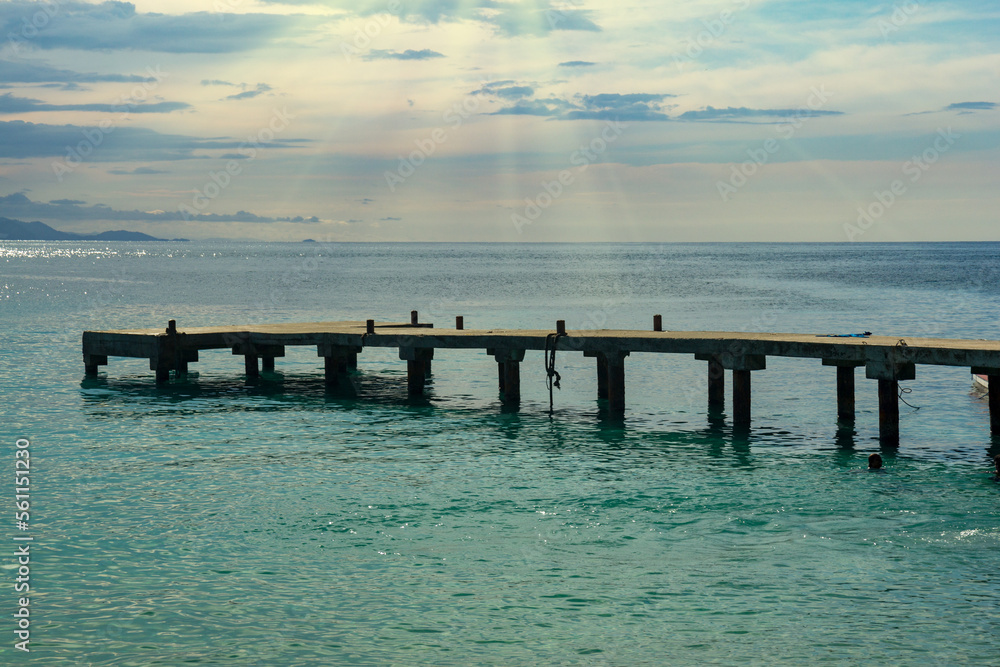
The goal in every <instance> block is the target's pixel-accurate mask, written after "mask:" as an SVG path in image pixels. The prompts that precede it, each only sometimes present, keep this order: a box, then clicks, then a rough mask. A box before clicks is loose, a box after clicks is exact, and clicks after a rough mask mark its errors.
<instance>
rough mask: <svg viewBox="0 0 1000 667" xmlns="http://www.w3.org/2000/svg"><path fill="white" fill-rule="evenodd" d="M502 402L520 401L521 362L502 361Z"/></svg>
mask: <svg viewBox="0 0 1000 667" xmlns="http://www.w3.org/2000/svg"><path fill="white" fill-rule="evenodd" d="M503 367H504V373H503V376H504V377H503V386H504V391H503V393H504V397H503V398H504V403H520V402H521V362H519V361H511V360H509V359H508V360H507V361H505V362H504V363H503Z"/></svg>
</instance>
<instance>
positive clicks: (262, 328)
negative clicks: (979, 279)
mask: <svg viewBox="0 0 1000 667" xmlns="http://www.w3.org/2000/svg"><path fill="white" fill-rule="evenodd" d="M661 321H662V320H661V319H660V318H659V316H657V318H655V319H654V330H652V331H639V330H612V329H600V330H571V331H566V330H565V327H564V324H563V322H562V321H559V322H557V325H556V329H555V330H552V329H548V330H543V329H538V330H525V329H488V330H486V329H477V330H473V329H464V327H463V321H462V318H457V320H456V328H453V329H441V328H434V327H433V325H431V324H422V323H418V321H417V313H416V312H414V313H412V316H411V321H410V322H409V323H405V322H378V323H377V322H375V321H373V320H368V321H366V322H310V323H292V324H261V325H250V326H226V327H189V328H183V329H178V328H176V325H175V323H174V321H173V320H171V322H170V325H169V326H168V327H167V329H165V330H164V329H127V330H116V331H86V332H84V334H83V357H84V364H85V367H86V371H87V374H88V375H95V374H96V373H97V371H98V368H99V366H102V365H106V364H107V363H108V357H140V358H147V359H149V364H150V369H151V370H154V371H156V379H157V381H159V382H163V381H166V380H168V379H169V376H170V375H169V374H170V371H175V372H177V373H185V372H187V369H188V364H189V363H191V362H196V361H198V352H199V351H200V350H211V349H226V348H229V349H231V350H232V352H233V354H235V355H242V356H243V357H244V362H245V371H246V373H247V375H249V376H256V375H258V374H259V367H258V361H262V363H263V366H264V369H265V370H268V369H273V368H274V360H275V358H276V357H283V356H285V347H287V346H316V349H317V355H318V356H320V357H323V358H324V360H325V377H326V381H327V383H328V384H331V385H336V384H338V383H339V382H340V379H341V378H342V377H343V376H344V375H345V374H346V373H347V372H348V371H349V369H350V368H351V367H353V366H356V364H357V355H358V353H360V352H362V351H363V350H364V348H366V347H389V348H398V349H399V356H400V358H401V359H404V360H406V361H407V362H408V373H407V377H408V385H409V389H410V392H411V393H413V394H419V393H421V392H422V391H423V387H424V378H425V376H426V374H427V373H428V372H429V367H430V362H431V359H432V358H433V356H434V351H435V350H437V349H481V350H485V351H486V352H487V353H488V354H490V355H492V356H493V357H494V358H495V360H496V361H497V363H498V373H499V385H500V388H501V391H502V394H503V398H504V401H505V402H508V403H516V402H518V401H519V399H520V371H519V364H520V362H521V361H523V359H524V353H525V351H526V350H545V349H547V347H550V346H556V347H557V348H558V350H559V351H577V352H583V353H584V355H586V356H590V357H595V358H596V360H597V371H598V373H597V375H598V382H597V387H598V396H599V397H600V398H605V399H607V401H608V409H609V410H610V411H611V412H612V413H621V412H623V411H624V409H625V358H626V357H627V356H629V354H631V353H633V352H637V353H638V352H647V353H659V354H689V355H694V356H695V358H696V359H699V360H702V361H707V362H708V379H709V383H708V384H709V387H708V402H709V407H714V408H721V407H722V406H723V404H724V400H725V399H724V393H725V391H724V371H725V370H730V371H732V378H733V411H732V414H733V422H734V424H744V425H745V424H749V422H750V375H751V373H752V372H753V371H758V370H763V369H764V368H765V367H766V358H767V357H769V356H770V357H799V358H812V359H820V360H822V363H823V365H826V366H834V367H837V396H838V417H839V418H840V419H842V420H851V419H853V418H854V369H855V368H858V367H864V368H865V376H866V377H867V378H869V379H874V380H878V382H879V408H880V409H879V414H880V419H879V425H880V434H881V436H882V437H883V439H884V440H889V441H892V440H894V439H897V440H898V434H899V426H898V423H899V420H898V415H899V407H898V391H899V389H898V383H899V382H900V381H904V380H913V379H914V378H915V377H916V371H915V367H916V365H920V364H927V365H940V366H959V367H967V368H969V369H970V370H971V372H973V373H977V374H982V375H987V376H989V379H990V385H991V386H993V387H996V386H1000V341H997V340H963V339H943V338H909V337H907V338H901V337H898V336H865V337H835V336H828V335H819V334H799V333H749V332H720V331H660V330H658V329H660V328H661V327H660V326H659V325H660V322H661ZM994 383H995V384H994ZM994 393H996V394H997V397H994ZM989 398H990V418H991V419H990V423H991V430H992V432H993V433H997V434H1000V392H991V393H990V397H989Z"/></svg>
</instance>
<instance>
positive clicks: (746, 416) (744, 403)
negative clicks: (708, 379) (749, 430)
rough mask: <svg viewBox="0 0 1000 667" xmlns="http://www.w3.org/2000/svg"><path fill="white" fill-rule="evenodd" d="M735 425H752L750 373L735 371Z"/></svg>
mask: <svg viewBox="0 0 1000 667" xmlns="http://www.w3.org/2000/svg"><path fill="white" fill-rule="evenodd" d="M733 424H734V425H739V426H749V425H750V371H748V370H733Z"/></svg>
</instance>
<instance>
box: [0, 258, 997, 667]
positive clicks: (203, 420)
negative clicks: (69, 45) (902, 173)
mask: <svg viewBox="0 0 1000 667" xmlns="http://www.w3.org/2000/svg"><path fill="white" fill-rule="evenodd" d="M0 257H2V263H0V397H2V399H3V405H4V410H3V415H4V419H3V430H2V437H3V448H2V451H4V452H6V454H5V456H6V457H7V460H8V464H9V468H10V469H13V461H14V450H15V447H14V442H15V440H16V439H17V438H30V440H31V452H32V475H31V479H32V493H31V503H32V521H31V529H30V534H31V535H32V536H33V537H34V538H35V542H34V543H33V547H32V549H33V550H32V563H31V587H32V588H31V621H32V625H31V644H30V647H31V653H30V654H23V653H21V652H19V651H15V650H14V648H13V644H14V641H15V639H14V636H13V630H14V629H15V628H14V623H13V620H12V618H11V616H10V615H9V614H8V615H7V619H8V620H7V621H2V622H0V630H2V632H0V636H2V637H4V638H5V639H4V641H3V643H2V645H0V652H2V653H0V656H2V657H0V662H5V663H8V664H13V663H14V661H15V660H16V661H18V664H21V663H22V662H24V663H27V664H40V665H61V664H67V665H79V664H93V665H176V664H186V663H193V664H211V665H246V664H260V665H312V664H316V665H519V664H543V665H557V664H558V665H562V664H579V665H662V664H724V665H746V664H768V665H771V664H802V663H804V662H805V661H810V662H826V663H830V664H862V663H864V664H870V663H878V664H995V663H996V657H995V656H996V639H995V638H996V637H997V636H998V631H1000V610H998V606H1000V584H998V581H1000V578H998V577H997V565H998V557H997V553H998V546H1000V509H998V507H1000V485H998V484H997V483H995V482H993V481H992V480H991V478H990V474H989V469H990V462H989V456H990V455H991V454H995V453H998V452H1000V442H997V441H995V440H991V437H990V435H989V424H988V412H987V409H986V406H985V404H984V401H983V400H982V397H981V395H979V394H977V393H976V392H974V391H973V390H972V388H971V383H970V382H969V374H968V370H967V369H966V370H962V369H947V368H928V367H918V369H917V379H916V380H915V381H913V382H907V383H904V384H905V386H907V387H909V388H912V390H913V391H912V393H910V394H907V395H906V396H905V398H906V400H907V401H908V402H909V403H911V404H913V405H914V406H917V407H919V408H920V409H918V410H917V409H912V408H909V407H907V406H906V405H901V440H900V447H899V448H898V450H891V449H890V450H882V455H883V457H884V458H885V459H886V472H885V473H883V474H876V473H868V472H865V471H864V468H865V465H866V459H867V455H868V454H869V453H871V452H874V451H880V449H879V443H878V440H877V428H878V423H877V422H878V415H877V406H876V389H875V383H874V381H869V380H865V379H864V377H863V373H862V372H859V374H858V378H857V385H858V390H857V401H858V417H857V421H856V423H855V425H854V428H853V429H838V427H837V424H836V404H835V386H834V378H835V374H834V373H833V369H829V368H824V367H822V366H821V365H820V364H819V362H818V361H815V360H782V359H768V368H767V370H764V371H760V372H757V373H755V374H754V388H753V391H754V404H753V417H754V423H753V427H752V428H751V430H750V431H749V432H747V433H741V432H739V431H737V432H736V433H734V432H733V430H732V429H731V428H730V425H729V421H728V418H727V417H726V416H722V418H721V419H720V418H718V417H714V418H712V419H710V418H709V416H708V414H707V411H706V408H705V403H706V386H705V384H706V383H705V375H706V372H705V365H704V363H703V362H696V361H695V360H693V359H691V358H688V357H663V356H657V355H638V354H637V355H633V356H631V357H629V358H628V359H627V361H626V373H627V389H626V393H627V398H626V400H627V413H626V417H625V420H624V422H613V421H608V420H606V419H604V418H603V416H602V414H603V413H602V412H601V410H600V409H599V405H598V402H597V400H596V386H595V378H594V375H595V371H594V362H593V360H592V359H584V358H583V357H582V355H579V354H578V353H569V352H567V353H560V354H559V356H558V359H557V365H558V368H559V371H560V373H561V374H562V376H563V383H562V385H563V388H562V389H561V390H560V391H558V392H557V393H556V395H555V410H554V412H553V414H551V415H550V414H549V412H548V393H547V391H546V389H545V385H544V368H543V362H542V355H541V353H538V352H535V353H532V352H529V353H528V355H527V357H526V359H525V362H524V364H522V369H521V376H522V393H523V402H522V405H521V407H520V409H519V410H511V409H508V408H504V407H502V406H501V404H500V401H499V397H498V394H497V390H496V364H495V363H494V361H493V359H492V357H489V356H487V355H486V354H485V353H484V352H474V351H439V352H438V354H437V356H436V358H435V360H434V376H433V378H432V380H431V382H430V384H429V385H428V390H427V394H426V396H425V397H424V398H422V399H411V398H408V397H407V396H406V389H405V362H401V361H399V360H398V358H395V357H396V356H397V355H395V353H394V351H390V350H370V351H366V352H365V353H364V354H362V355H361V357H360V360H359V373H358V375H357V376H355V377H354V384H355V386H356V389H357V395H356V396H355V395H350V394H347V393H344V392H336V391H334V392H328V391H327V390H326V389H325V388H324V386H323V382H322V364H321V360H320V359H318V358H317V357H316V352H315V350H309V349H305V348H301V349H291V348H290V349H289V350H288V356H287V357H286V358H284V359H279V360H278V366H277V372H276V373H274V374H265V377H264V379H263V381H262V382H260V383H248V382H247V380H246V378H245V377H244V376H243V374H242V373H243V369H242V358H240V357H234V356H232V355H231V354H229V353H228V352H227V351H217V352H207V353H203V354H202V357H201V361H200V362H199V363H197V364H193V365H192V370H193V371H196V372H195V373H192V375H191V376H190V377H189V378H187V379H186V380H172V381H171V382H170V383H169V384H168V385H166V386H164V387H157V386H156V385H155V383H154V381H153V377H152V374H151V372H150V371H149V370H148V366H147V364H146V362H145V361H143V360H127V359H117V358H112V359H111V360H110V365H109V366H108V367H107V368H106V369H104V370H106V373H103V372H102V374H101V376H100V377H99V378H97V379H85V378H84V374H83V364H82V360H81V357H80V334H81V332H82V331H84V330H87V329H106V328H119V327H159V326H165V325H166V321H167V320H168V319H176V320H177V321H178V324H179V326H181V327H184V326H198V325H211V324H246V323H252V322H278V321H313V320H332V319H367V318H377V319H386V320H391V319H396V320H406V319H408V317H409V312H410V310H413V309H416V310H419V311H420V313H421V321H430V322H437V323H439V326H445V325H450V323H451V322H453V321H454V316H455V315H463V316H464V317H465V322H466V327H467V328H491V327H520V326H523V327H533V328H547V327H552V326H554V322H555V320H556V319H565V320H567V325H568V326H569V327H570V328H594V327H608V328H644V329H648V328H650V326H651V321H652V315H653V314H655V313H661V314H663V317H664V325H665V326H666V327H667V328H669V329H690V330H700V329H714V330H744V331H793V332H829V333H846V332H852V331H861V330H870V331H873V332H875V333H878V334H889V335H899V336H901V337H905V336H952V337H965V338H997V337H998V335H1000V333H998V329H1000V328H998V326H997V324H998V313H1000V309H998V306H1000V286H998V285H1000V284H998V282H997V280H996V278H997V276H998V275H1000V246H998V245H997V244H939V245H933V244H932V245H922V244H914V245H810V244H802V245H798V244H795V245H767V244H745V245H741V244H717V245H714V244H706V245H464V244H455V245H393V244H373V245H365V244H359V245H347V244H345V245H333V246H331V245H325V244H236V243H183V244H181V243H178V244H171V243H166V244H137V243H117V244H106V243H104V244H98V243H83V244H80V243H76V244H73V243H5V244H3V247H2V248H0ZM6 488H7V489H8V490H7V491H6V493H8V494H9V495H10V501H5V502H10V503H13V494H14V490H13V485H12V484H10V485H8V486H7V487H6ZM15 532H16V531H15V530H14V527H13V517H12V516H11V517H10V525H9V527H8V529H7V530H6V531H5V534H6V535H7V541H8V547H7V548H6V549H5V553H8V554H12V553H13V552H14V546H13V545H14V542H13V541H12V538H13V536H14V534H15ZM0 564H2V566H3V568H4V570H3V572H4V575H3V577H4V580H5V583H4V584H3V585H2V586H0V588H2V589H3V590H5V591H6V592H4V593H3V594H2V598H0V600H2V601H0V605H2V608H3V609H5V610H10V613H12V612H13V611H14V610H15V609H16V606H15V605H16V599H15V594H14V592H13V590H12V589H13V582H14V577H15V576H16V563H15V562H14V559H13V557H11V556H5V557H4V558H3V559H2V563H0ZM4 623H6V624H7V625H6V627H3V624H4Z"/></svg>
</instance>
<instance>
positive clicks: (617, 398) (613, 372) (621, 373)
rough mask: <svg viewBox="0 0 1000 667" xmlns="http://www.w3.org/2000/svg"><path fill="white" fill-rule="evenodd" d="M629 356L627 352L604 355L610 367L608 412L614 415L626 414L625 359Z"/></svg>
mask: <svg viewBox="0 0 1000 667" xmlns="http://www.w3.org/2000/svg"><path fill="white" fill-rule="evenodd" d="M628 355H629V353H628V352H626V351H618V352H609V353H607V354H605V355H604V358H605V360H606V361H605V363H606V364H607V367H608V372H607V376H608V411H609V412H610V413H611V414H613V415H623V414H625V357H627V356H628ZM598 358H600V357H598Z"/></svg>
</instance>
